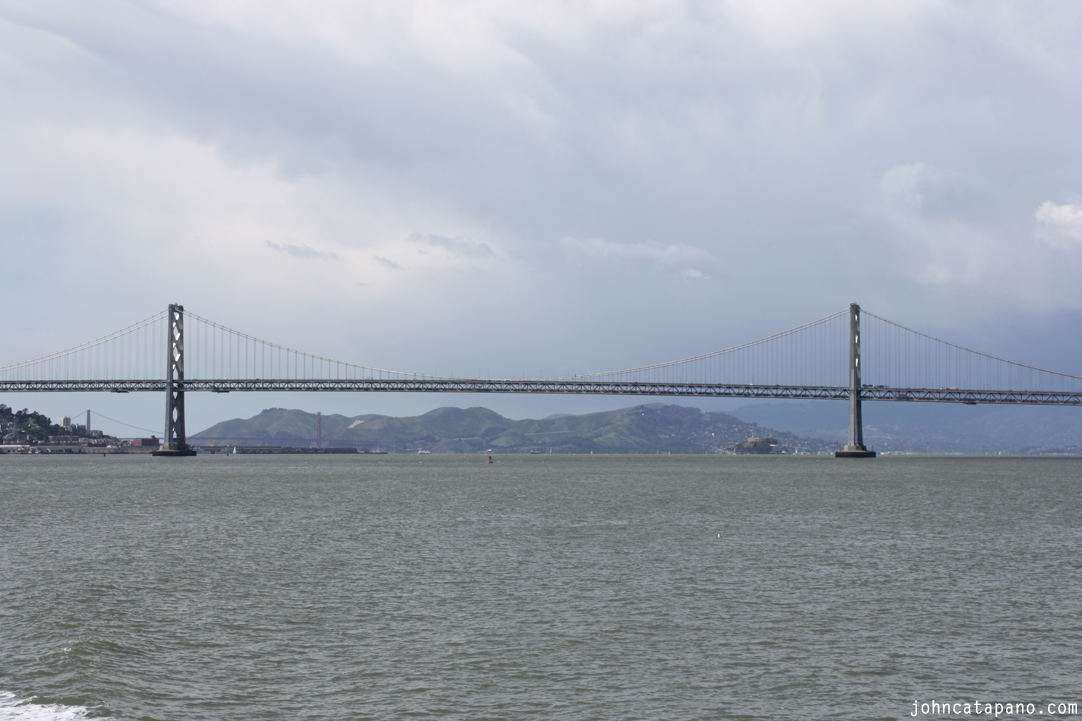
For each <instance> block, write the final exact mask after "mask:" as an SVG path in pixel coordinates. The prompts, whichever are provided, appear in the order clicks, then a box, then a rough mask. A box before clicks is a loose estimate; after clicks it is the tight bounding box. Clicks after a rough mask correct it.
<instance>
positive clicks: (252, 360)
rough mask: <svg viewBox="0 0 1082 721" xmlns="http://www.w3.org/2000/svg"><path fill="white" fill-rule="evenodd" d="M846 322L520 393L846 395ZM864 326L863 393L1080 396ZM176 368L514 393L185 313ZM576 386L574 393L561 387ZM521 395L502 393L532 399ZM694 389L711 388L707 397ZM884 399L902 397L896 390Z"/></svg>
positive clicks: (255, 385)
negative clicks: (648, 390) (305, 348)
mask: <svg viewBox="0 0 1082 721" xmlns="http://www.w3.org/2000/svg"><path fill="white" fill-rule="evenodd" d="M848 322H849V321H848V309H846V310H842V311H839V312H838V313H834V314H831V315H828V316H826V317H823V318H820V319H818V320H815V321H812V322H810V323H806V324H804V325H802V326H799V327H796V328H792V329H790V330H787V331H785V332H782V333H777V334H774V335H771V336H768V337H766V338H762V339H759V340H755V341H752V342H749V343H742V344H739V345H736V346H732V347H729V348H725V349H723V350H719V351H713V352H710V353H705V354H701V355H697V356H693V357H690V358H684V359H680V360H675V361H667V362H662V363H654V364H645V365H640V366H634V367H629V368H624V369H621V370H616V371H609V372H602V373H584V374H577V375H567V376H558V377H552V378H533V379H522V378H520V379H518V380H519V381H536V382H537V383H535V384H534V385H533V386H530V387H529V388H532V389H535V390H536V392H554V391H552V390H551V389H553V388H559V389H563V390H561V391H560V392H594V391H597V392H602V391H600V390H598V389H605V388H611V389H618V388H632V389H633V388H637V387H639V386H634V385H631V384H667V385H668V387H670V388H671V389H672V390H673V392H674V393H677V392H678V393H680V394H683V393H685V392H689V391H687V390H686V389H688V388H692V387H693V386H699V387H705V386H711V385H712V386H747V387H752V386H754V387H761V388H767V389H770V388H789V389H793V388H805V389H844V388H846V387H847V384H848V355H849V339H848V333H849V331H848V327H849V326H848ZM861 331H862V335H863V338H861V339H860V340H861V347H862V356H861V361H862V364H863V366H862V376H863V377H862V382H863V384H864V387H865V388H866V389H869V390H867V392H866V395H867V397H868V398H879V397H883V398H888V397H892V396H891V394H890V393H879V392H878V391H877V392H872V390H870V389H902V390H905V391H906V392H907V393H909V392H911V391H913V390H914V389H924V390H928V391H952V390H957V389H963V390H972V391H978V390H979V391H988V392H1013V391H1033V392H1040V393H1076V394H1077V393H1080V392H1082V377H1079V376H1074V375H1070V374H1065V373H1057V372H1053V371H1048V370H1044V369H1041V368H1036V367H1034V366H1029V365H1025V364H1021V363H1016V362H1012V361H1008V360H1005V359H1002V358H997V357H994V356H991V355H988V354H984V353H979V352H977V351H973V350H969V349H966V348H962V347H960V346H957V345H955V344H952V343H949V342H946V341H942V340H939V339H936V338H933V337H931V336H928V335H926V334H923V333H920V332H918V331H915V330H912V329H909V328H906V327H904V326H901V325H898V324H896V323H893V322H891V321H889V320H886V319H884V318H881V317H880V316H877V315H874V314H872V313H868V312H866V311H865V312H863V325H862V328H861ZM167 337H168V321H167V318H166V313H158V314H155V315H153V316H150V317H148V318H144V319H143V320H141V321H138V322H136V323H133V324H131V325H129V326H127V327H126V328H122V329H121V330H118V331H116V332H114V333H110V334H107V335H104V336H101V337H100V338H96V339H94V340H92V341H88V342H87V343H83V344H80V345H78V346H74V347H72V348H68V349H66V350H63V351H60V352H57V353H53V354H50V355H47V356H42V357H39V358H35V359H32V360H29V361H23V362H19V363H13V364H10V365H6V366H3V367H0V384H11V383H16V384H17V385H15V386H11V385H4V386H3V387H6V388H19V389H27V388H34V387H35V386H34V384H40V388H39V389H40V390H65V389H66V390H72V389H75V388H76V386H77V387H78V388H82V389H86V390H121V391H122V390H150V389H157V388H158V387H159V386H158V385H157V384H158V383H161V382H164V378H165V374H166V349H167V347H168V343H167ZM644 342H645V341H644ZM643 355H647V351H646V350H644V353H643ZM184 363H185V368H184V373H185V381H187V382H188V383H190V384H191V385H190V387H191V388H192V389H193V390H195V389H197V388H198V389H202V390H212V389H215V388H220V389H223V390H224V389H226V388H227V387H232V388H233V389H235V390H243V389H250V390H255V389H270V388H279V387H281V388H288V387H292V388H299V387H302V386H303V383H300V382H301V381H320V382H326V383H324V384H323V386H321V387H323V388H326V389H328V390H329V389H333V388H335V387H336V386H335V385H334V383H335V382H338V381H341V382H342V383H343V384H344V385H342V386H341V387H342V389H345V388H346V387H347V386H348V387H350V388H354V389H361V388H362V387H364V388H376V387H380V386H379V385H378V384H379V383H381V382H387V383H388V385H387V388H388V389H391V388H394V389H413V388H417V389H420V388H422V387H424V388H428V387H429V386H431V388H432V389H442V388H446V389H452V388H459V387H461V388H467V387H468V388H480V389H486V388H487V389H494V388H497V387H498V388H508V389H518V388H519V386H516V385H514V384H513V382H512V381H513V380H514V379H513V378H511V377H507V378H504V379H502V380H503V383H502V384H498V385H492V384H491V383H490V384H489V385H484V384H480V385H478V384H472V385H471V384H470V383H468V382H467V383H466V384H465V385H463V384H462V383H459V381H470V380H473V381H486V379H455V378H447V377H445V376H437V375H432V374H426V373H419V372H405V371H397V370H391V369H386V368H378V367H374V366H369V365H363V364H358V363H349V362H344V361H339V360H334V359H331V358H327V357H323V356H319V355H315V354H311V353H305V352H302V351H298V350H296V349H293V348H289V347H287V346H284V345H280V344H276V343H271V342H268V341H265V340H262V339H260V338H256V337H254V336H251V335H249V334H246V333H242V332H239V331H236V330H234V329H232V328H229V327H227V326H225V325H222V324H220V323H217V322H215V321H212V320H209V319H207V318H204V317H202V316H199V315H196V314H194V313H190V312H189V313H186V314H185V326H184ZM487 380H489V381H499V380H501V379H499V378H496V379H487ZM196 381H200V383H196ZM413 381H454V382H455V383H451V384H448V383H442V384H441V383H434V384H416V383H413ZM76 382H79V383H81V385H80V384H76ZM275 382H280V383H277V384H276V383H275ZM291 383H292V385H291ZM73 384H75V385H73ZM298 384H299V385H298ZM349 384H353V385H349ZM313 387H314V386H313ZM576 387H578V388H581V389H582V390H580V391H575V390H568V389H574V388H576ZM529 388H527V387H526V386H522V389H521V390H510V391H507V392H534V390H530V389H529ZM545 389H550V390H545ZM590 389H593V390H590ZM478 392H484V391H483V390H481V391H478ZM614 392H615V391H614ZM718 392H720V391H718ZM729 392H730V391H725V393H729ZM765 392H766V391H765ZM777 392H778V393H782V391H777ZM769 393H774V391H769V392H768V397H773V396H772V395H769ZM784 393H790V395H779V396H778V397H796V396H793V395H791V392H790V391H784ZM807 393H808V394H811V395H804V396H801V397H834V396H833V395H832V392H831V393H826V392H825V391H822V390H814V391H813V390H808V391H807ZM823 393H826V395H823ZM703 394H704V395H708V394H709V393H707V392H706V391H705V390H704V391H703ZM815 394H819V395H815ZM912 395H913V399H914V400H915V399H917V397H918V396H919V398H920V399H926V400H932V399H936V398H939V396H940V395H943V394H938V395H937V394H936V393H931V394H927V393H925V394H920V393H914V394H912ZM893 397H894V398H896V399H901V396H899V395H898V394H894V396H893ZM953 398H954V395H952V394H950V393H947V394H946V395H943V399H953Z"/></svg>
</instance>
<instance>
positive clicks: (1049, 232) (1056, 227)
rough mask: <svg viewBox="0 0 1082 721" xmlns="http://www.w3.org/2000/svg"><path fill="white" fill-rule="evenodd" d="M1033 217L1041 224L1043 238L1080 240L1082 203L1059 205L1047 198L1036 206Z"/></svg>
mask: <svg viewBox="0 0 1082 721" xmlns="http://www.w3.org/2000/svg"><path fill="white" fill-rule="evenodd" d="M1034 217H1035V218H1036V219H1037V222H1038V223H1040V224H1041V230H1042V231H1043V232H1042V233H1041V236H1042V237H1043V238H1044V239H1046V240H1050V241H1053V242H1054V241H1057V240H1070V241H1075V242H1082V205H1072V204H1070V203H1066V204H1064V205H1059V204H1057V203H1053V202H1052V201H1050V200H1049V201H1045V202H1044V203H1042V204H1041V207H1039V208H1037V212H1036V213H1034Z"/></svg>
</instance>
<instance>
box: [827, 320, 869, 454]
mask: <svg viewBox="0 0 1082 721" xmlns="http://www.w3.org/2000/svg"><path fill="white" fill-rule="evenodd" d="M860 389H861V383H860V306H859V305H857V304H856V303H850V304H849V438H848V442H847V443H846V444H845V449H844V450H841V451H835V453H834V456H835V457H836V458H875V451H869V450H868V449H867V448H865V446H864V420H863V418H861V415H860Z"/></svg>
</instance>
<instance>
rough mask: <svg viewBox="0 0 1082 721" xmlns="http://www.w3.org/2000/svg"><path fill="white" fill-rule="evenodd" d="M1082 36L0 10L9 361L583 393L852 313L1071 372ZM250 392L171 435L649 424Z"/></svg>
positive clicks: (1026, 15) (880, 18)
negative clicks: (342, 365)
mask: <svg viewBox="0 0 1082 721" xmlns="http://www.w3.org/2000/svg"><path fill="white" fill-rule="evenodd" d="M1080 38H1082V3H1078V2H1077V1H1076V0H1064V1H1061V2H1057V1H1056V0H1048V1H1041V2H1033V1H1029V0H1026V1H1021V0H1020V1H1018V2H996V1H994V0H982V1H980V2H935V1H922V0H904V1H900V2H874V3H869V2H864V1H852V2H850V1H848V0H814V1H809V2H799V1H787V2H775V1H774V0H748V1H744V0H739V1H734V2H725V1H722V0H718V1H715V2H695V1H691V0H689V1H686V2H676V1H667V0H643V1H635V0H606V1H602V2H589V1H587V0H575V1H574V2H552V1H549V0H531V2H528V3H527V2H507V1H506V0H502V1H495V0H492V1H487V0H473V1H472V2H455V1H454V0H438V1H431V2H429V1H414V2H411V1H409V0H387V1H386V2H384V1H379V0H373V1H370V2H354V1H351V2H333V1H326V2H316V1H313V0H304V1H303V2H301V1H300V0H298V1H296V2H289V1H270V0H250V1H241V0H238V1H232V2H231V1H229V0H207V1H205V2H201V1H199V0H185V1H184V2H164V1H161V2H154V1H146V2H120V1H110V0H96V1H95V2H92V3H90V2H85V0H70V1H66V2H65V1H63V0H25V1H12V0H0V249H2V257H0V273H2V276H0V277H2V278H3V284H4V289H3V290H4V293H3V298H4V312H3V313H2V314H0V334H2V336H3V338H4V342H3V344H2V345H0V364H3V363H9V362H14V361H19V360H24V359H27V358H31V357H35V356H37V355H40V354H43V353H48V352H51V351H55V350H59V349H61V348H64V347H68V346H70V345H73V344H75V343H78V342H80V341H83V340H87V339H90V338H93V337H96V336H98V335H101V334H102V333H105V332H108V331H111V330H115V329H118V328H120V327H123V326H125V325H128V324H129V323H131V322H133V321H135V320H138V319H140V318H143V317H146V316H148V315H151V314H152V313H155V312H157V311H160V310H163V309H164V308H165V306H166V304H168V303H171V302H176V303H182V304H183V305H185V307H186V308H188V309H189V310H191V311H193V312H195V313H198V314H199V315H201V316H204V317H207V318H210V319H213V320H215V321H218V322H220V323H223V324H225V325H227V326H230V327H233V328H237V329H239V330H242V331H245V332H247V333H250V334H252V335H255V336H257V337H261V338H266V339H268V340H271V341H275V342H279V343H282V344H284V345H288V346H292V347H299V348H301V349H304V350H307V351H310V352H313V353H318V354H321V355H325V356H330V357H335V358H341V359H343V360H347V361H353V362H358V363H364V364H370V365H376V366H381V367H389V368H396V369H403V370H416V371H421V372H426V373H440V374H444V375H447V374H450V373H452V372H453V373H454V374H456V375H474V374H475V373H478V372H479V373H481V374H483V375H492V376H519V375H522V374H523V373H525V374H526V375H528V376H530V375H537V374H539V373H544V374H556V373H564V372H568V371H573V372H591V371H603V370H609V369H612V368H618V367H627V366H631V365H639V364H645V363H653V362H658V361H664V360H672V359H676V358H680V357H685V356H689V355H694V354H698V353H703V352H707V351H711V350H716V349H719V348H723V347H727V346H730V345H734V344H737V343H741V342H745V341H748V340H752V339H755V338H758V337H761V336H765V335H769V334H772V333H775V332H778V331H782V330H785V329H787V328H790V327H793V326H796V325H800V324H802V323H804V322H806V321H809V320H813V319H815V318H819V317H821V316H824V315H827V314H829V313H832V312H834V311H837V310H841V309H843V308H844V307H845V306H846V305H847V304H848V303H850V302H853V301H856V302H859V303H861V304H862V305H863V306H864V307H865V308H866V309H867V310H869V311H871V312H873V313H876V314H877V315H880V316H883V317H886V318H889V319H891V320H894V321H896V322H899V323H902V324H904V325H907V326H910V327H914V328H917V329H920V330H923V331H926V332H928V333H930V334H932V335H935V336H938V337H942V338H945V339H947V340H951V341H954V342H957V343H960V344H962V345H965V346H969V347H974V348H977V349H978V350H984V351H989V352H992V353H996V354H998V355H1004V356H1006V357H1009V358H1012V359H1016V360H1019V361H1022V362H1028V363H1034V364H1037V365H1041V366H1046V367H1052V368H1053V369H1056V370H1063V371H1067V372H1072V373H1082V360H1080V358H1082V282H1080V279H1082V139H1080V138H1082V133H1080V132H1079V128H1082V42H1079V39H1080ZM163 364H164V361H163ZM243 396H244V394H232V396H231V397H229V398H226V399H222V398H215V399H213V400H211V399H209V398H207V397H204V396H203V395H197V396H194V397H193V398H192V399H190V400H189V408H190V413H192V416H191V420H190V421H189V430H190V431H194V430H198V429H199V428H200V427H202V425H206V424H208V423H210V422H214V421H217V420H221V419H223V418H225V417H231V416H235V415H251V413H254V412H258V411H259V410H260V409H261V408H264V407H268V406H272V405H274V406H288V407H301V408H305V409H306V410H311V411H315V410H321V409H322V410H324V412H332V411H337V412H343V413H347V414H348V415H355V414H359V413H365V412H385V413H394V414H398V413H402V414H405V413H414V412H421V411H424V410H428V409H430V408H433V407H437V406H440V405H480V404H483V405H488V406H489V407H492V408H495V409H496V410H501V411H504V412H507V413H509V414H512V415H516V416H517V417H524V416H541V415H546V414H547V413H550V412H556V411H559V410H572V411H579V410H584V409H587V408H595V407H620V406H626V405H631V404H632V403H633V402H634V401H632V400H629V399H609V400H605V401H602V400H597V399H594V400H591V399H581V398H580V399H576V398H570V397H567V398H561V397H556V398H529V399H525V398H518V399H514V398H507V397H502V398H500V397H489V398H480V399H479V398H477V397H457V396H439V397H434V396H419V397H418V396H414V397H408V396H403V395H398V396H395V395H391V396H360V395H347V396H331V395H330V394H324V395H323V396H310V395H309V396H297V395H294V396H288V395H287V396H267V395H256V394H252V395H249V396H247V397H243ZM0 402H4V403H8V405H12V406H17V407H20V408H21V407H23V406H29V407H31V408H41V409H42V410H43V411H45V412H48V413H50V414H51V415H54V416H59V415H61V414H62V413H65V412H73V411H77V410H80V409H82V408H85V407H87V406H90V407H94V408H96V409H99V408H100V409H101V410H102V411H103V412H105V413H107V414H108V415H110V416H113V417H116V418H120V419H121V420H128V422H131V423H135V424H137V425H138V424H146V425H149V426H150V427H151V428H157V427H159V426H160V425H161V418H160V416H163V415H164V400H163V399H160V398H157V397H156V395H155V397H154V398H153V399H151V398H147V397H143V398H135V397H132V398H130V399H129V398H116V397H113V396H109V397H105V396H92V395H88V396H63V395H60V394H41V395H37V396H32V395H20V396H12V397H8V398H0ZM68 406H72V407H71V408H68ZM76 406H77V407H76ZM192 426H194V427H192ZM103 427H105V428H106V430H109V431H111V432H119V433H121V434H123V435H130V433H123V431H124V429H123V428H121V427H116V428H115V429H114V428H112V427H110V426H108V425H107V424H106V425H105V426H103Z"/></svg>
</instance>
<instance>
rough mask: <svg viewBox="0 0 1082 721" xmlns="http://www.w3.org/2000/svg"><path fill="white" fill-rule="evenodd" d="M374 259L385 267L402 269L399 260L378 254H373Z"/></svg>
mask: <svg viewBox="0 0 1082 721" xmlns="http://www.w3.org/2000/svg"><path fill="white" fill-rule="evenodd" d="M372 257H373V259H374V260H375V261H376V262H377V263H379V264H380V265H382V266H383V267H384V268H390V269H391V270H402V266H401V265H399V264H398V262H397V261H393V260H391V259H390V258H381V257H380V256H378V255H375V256H372Z"/></svg>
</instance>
